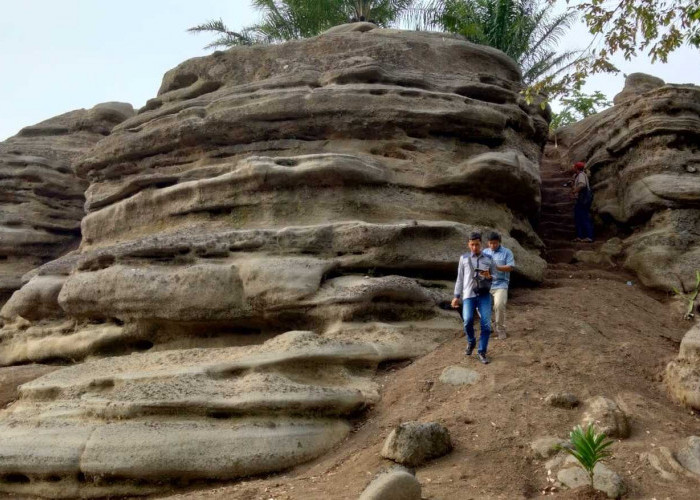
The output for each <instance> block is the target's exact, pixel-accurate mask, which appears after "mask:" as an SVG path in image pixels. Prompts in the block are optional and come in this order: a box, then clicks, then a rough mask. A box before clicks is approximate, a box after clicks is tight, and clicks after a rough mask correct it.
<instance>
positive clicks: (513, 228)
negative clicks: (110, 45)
mask: <svg viewBox="0 0 700 500" xmlns="http://www.w3.org/2000/svg"><path fill="white" fill-rule="evenodd" d="M351 28H352V29H346V28H338V29H334V30H332V31H331V32H329V33H327V34H324V35H321V36H319V37H315V38H311V39H306V40H299V41H294V42H289V43H285V44H280V45H270V46H254V47H241V48H235V49H232V50H229V51H227V52H217V53H215V54H213V55H211V56H207V57H200V58H195V59H192V60H189V61H186V62H184V63H182V64H181V65H179V66H178V67H176V68H174V69H173V70H171V71H169V72H168V73H167V74H166V75H165V77H164V79H163V83H162V86H161V89H160V91H159V93H158V96H157V97H156V98H154V99H152V100H150V101H149V102H148V103H147V105H146V106H145V107H144V108H143V109H141V110H140V111H139V113H138V114H137V115H136V116H134V117H131V118H129V119H127V120H126V121H124V122H123V123H121V124H120V125H118V126H117V127H115V128H114V129H113V130H112V133H111V134H110V135H108V136H106V137H104V139H102V140H101V141H100V142H99V143H98V144H97V145H96V146H95V147H94V148H92V149H91V150H90V151H89V152H88V153H87V154H85V155H83V156H82V157H81V159H80V161H79V162H78V163H77V165H76V172H77V174H78V175H79V176H80V178H81V179H83V180H85V181H86V182H87V183H89V186H88V188H87V190H86V192H85V208H86V210H87V215H86V216H85V217H84V218H83V220H82V223H81V231H82V242H81V245H80V248H79V249H78V250H77V251H75V252H73V253H70V254H68V255H66V256H64V257H61V258H59V259H57V260H54V261H51V262H49V263H46V264H44V265H42V266H41V267H39V268H38V269H35V270H33V271H32V273H31V274H29V275H27V279H28V280H29V281H28V282H27V284H26V285H25V286H24V287H23V288H22V289H21V290H20V291H18V292H17V293H15V295H14V296H13V297H12V299H11V300H10V301H9V302H8V303H7V304H6V306H5V308H4V309H3V310H2V311H1V312H0V316H2V318H3V321H4V322H5V326H4V327H3V329H2V331H1V332H0V364H2V365H11V364H17V363H26V362H30V361H40V360H57V359H61V360H65V361H69V362H77V361H81V360H84V359H86V358H90V361H87V362H85V363H84V364H81V365H76V366H74V367H70V368H65V369H61V370H58V371H57V372H54V373H52V374H51V375H50V376H47V377H44V378H42V379H41V380H39V381H34V382H32V383H31V384H27V385H25V386H24V387H23V390H22V392H21V394H20V400H19V401H18V402H17V403H15V405H14V406H13V407H12V409H11V411H7V412H5V414H4V416H0V422H4V421H5V420H7V421H9V420H12V422H14V424H13V426H12V429H13V431H12V434H11V435H12V438H11V439H9V440H8V441H7V442H6V443H4V444H2V443H0V457H13V458H12V460H10V461H8V462H4V461H3V460H4V459H3V460H0V463H8V464H9V465H7V467H8V469H6V470H9V467H10V466H11V467H12V469H13V471H14V472H13V473H16V474H23V475H25V476H26V477H27V478H29V479H30V481H29V482H28V483H26V482H14V483H12V484H10V483H9V482H3V481H2V477H3V476H2V473H0V489H2V490H5V491H9V492H12V493H36V492H39V491H41V492H46V491H52V487H51V485H49V484H47V483H46V481H45V480H44V479H45V478H46V477H49V476H51V475H54V474H55V475H56V477H60V478H61V481H60V482H61V484H63V485H64V486H65V488H67V489H70V488H73V489H71V490H70V491H72V492H75V494H76V495H82V496H105V495H118V494H119V495H126V494H130V493H132V492H150V491H152V490H153V489H158V488H162V487H164V486H163V485H165V484H166V483H167V482H168V481H171V480H176V479H178V478H182V477H187V478H191V479H197V478H200V479H205V478H211V479H224V478H230V477H238V476H243V475H250V474H256V473H261V472H272V471H275V470H280V469H283V468H288V467H291V466H293V465H295V464H297V463H300V462H302V461H305V460H309V459H311V458H313V457H315V456H318V455H319V454H321V453H323V452H324V451H325V450H327V449H328V448H329V447H332V446H333V445H334V444H335V443H337V442H338V441H339V440H341V439H342V438H343V436H344V435H345V433H346V432H347V430H348V423H347V419H348V418H350V417H351V416H354V415H355V414H357V413H358V412H361V411H362V409H363V408H365V407H366V405H368V404H372V403H373V402H375V401H376V398H378V392H377V389H376V386H375V383H374V382H373V381H372V374H373V371H374V370H373V367H374V366H376V364H377V363H379V362H382V361H386V360H399V359H408V358H412V357H415V356H418V355H421V354H424V353H426V352H428V351H429V350H431V349H433V348H434V347H435V346H436V345H438V344H439V343H440V342H442V341H444V340H446V339H448V338H451V337H452V335H453V333H454V331H455V328H459V326H458V321H457V319H456V318H455V316H454V314H453V313H451V312H448V311H445V310H444V308H445V307H446V306H447V304H449V301H450V299H451V297H452V286H453V283H454V282H453V280H454V277H455V270H456V266H457V262H458V259H459V254H460V253H462V252H464V251H465V243H466V239H467V235H468V234H469V233H470V232H471V231H473V230H481V231H488V230H491V229H496V230H499V231H500V232H501V233H502V234H503V243H504V244H505V245H506V246H508V247H509V248H511V249H512V250H513V252H514V254H515V258H516V260H517V261H518V266H517V271H516V272H514V277H513V278H514V282H516V281H518V280H520V281H521V282H523V281H525V282H531V283H532V282H534V283H537V282H540V281H542V279H543V273H544V268H545V262H544V260H542V259H541V257H540V256H539V252H540V250H541V249H542V242H541V240H540V239H539V237H538V236H537V235H536V233H535V232H534V231H533V229H532V227H531V225H530V222H529V218H530V217H532V216H533V215H534V214H535V213H536V212H537V210H538V208H539V203H540V190H539V169H538V166H537V165H538V164H539V158H540V154H541V150H542V145H543V143H544V141H545V138H546V136H547V133H548V128H547V122H546V118H547V114H548V109H545V110H543V109H541V108H540V106H539V105H538V104H536V103H535V104H533V105H528V104H527V103H526V102H525V101H524V99H523V97H522V96H521V95H520V93H519V92H520V89H521V82H520V73H519V70H518V68H517V67H516V65H515V63H513V61H511V60H510V59H508V58H507V57H505V56H504V55H503V54H501V53H500V52H498V51H495V50H493V49H490V48H487V47H483V46H477V45H473V44H470V43H468V42H465V41H463V40H461V39H459V38H456V37H451V36H449V35H444V34H439V35H438V34H432V33H414V32H402V31H397V30H384V29H376V28H375V27H373V26H372V25H369V24H362V25H355V26H353V27H351ZM355 28H357V29H355ZM360 28H361V29H360ZM293 330H304V331H307V330H313V331H314V332H316V334H310V333H309V334H304V335H301V336H300V335H299V334H298V333H294V334H290V333H289V332H290V331H293ZM285 332H287V333H285ZM290 339H293V341H291V340H290ZM326 343H330V344H328V345H332V346H335V347H332V348H331V347H323V346H326ZM302 345H303V346H305V347H304V348H303V349H302V348H300V347H299V346H302ZM253 346H257V347H253ZM141 351H147V352H141ZM242 352H245V353H247V354H246V356H243V355H242V354H240V353H242ZM116 355H125V356H121V357H120V358H113V356H116ZM95 358H97V359H95ZM99 358H104V359H99ZM115 359H118V360H119V361H118V362H117V361H114V360H115ZM217 360H220V361H221V364H220V366H212V363H213V362H214V361H217ZM57 415H60V418H56V416H57ZM173 415H177V418H173ZM223 417H225V420H221V419H220V418H223ZM3 418H4V419H5V420H2V419H3ZM37 428H38V429H41V432H37V431H36V429H37ZM30 429H31V430H30ZM183 435H184V436H187V439H186V440H185V443H184V444H183V447H182V448H176V447H173V446H170V443H172V442H174V441H173V440H174V439H175V437H176V436H183ZM58 436H65V439H64V440H63V441H61V443H60V446H59V445H58V444H56V446H53V445H54V444H55V443H56V442H57V440H58V439H59V438H58ZM217 436H220V440H222V442H223V443H224V444H225V446H223V447H222V446H211V443H213V442H214V440H216V438H217ZM275 441H278V442H279V447H277V448H275V449H274V450H272V449H271V446H272V443H274V442H275ZM134 443H146V446H135V445H134ZM159 443H160V444H159ZM151 444H152V446H151ZM228 447H230V448H231V449H232V450H239V451H234V452H230V451H229V448H228ZM222 449H225V450H226V452H222V451H221V450H222ZM22 450H24V451H22ZM139 450H142V451H139ZM197 453H199V454H200V455H198V457H199V458H198V459H197V460H192V461H190V460H186V459H185V458H186V457H189V456H191V455H192V454H197ZM41 454H43V455H41ZM48 455H51V456H50V457H49V456H48ZM39 456H43V457H44V458H43V459H41V463H42V464H45V465H43V467H44V468H43V469H38V468H37V465H36V464H37V463H38V461H40V460H39V459H38V458H36V457H39ZM8 460H9V458H8ZM206 464H210V465H209V466H206V467H205V465H206ZM211 464H213V465H211ZM76 478H84V480H80V481H78V480H76ZM53 489H54V490H56V491H57V490H58V489H57V488H55V487H54V488H53ZM137 490H138V491H137Z"/></svg>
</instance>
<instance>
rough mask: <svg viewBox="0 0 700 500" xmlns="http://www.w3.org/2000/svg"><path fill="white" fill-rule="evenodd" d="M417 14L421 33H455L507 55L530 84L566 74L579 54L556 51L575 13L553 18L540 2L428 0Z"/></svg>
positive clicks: (574, 17) (519, 0) (536, 0)
mask: <svg viewBox="0 0 700 500" xmlns="http://www.w3.org/2000/svg"><path fill="white" fill-rule="evenodd" d="M414 12H417V13H418V16H415V14H414V18H415V17H417V18H418V25H419V28H421V29H441V30H444V31H447V32H450V33H457V34H460V35H463V36H464V37H466V38H467V40H470V41H472V42H474V43H479V44H482V45H489V46H491V47H495V48H497V49H499V50H501V51H503V52H505V53H506V54H508V55H509V56H510V57H511V58H513V59H514V60H515V61H517V62H518V64H520V67H521V68H522V72H523V81H524V82H525V83H527V84H532V83H533V82H536V81H539V80H541V79H542V78H543V77H544V76H545V75H551V76H552V77H554V76H556V75H558V74H560V73H562V72H564V71H566V70H567V68H568V67H569V66H570V65H571V64H572V63H573V62H574V60H575V59H576V57H577V56H578V55H579V54H580V53H579V52H578V51H564V52H558V51H557V50H556V46H557V44H558V42H559V39H560V38H561V37H562V35H564V33H566V31H567V30H568V29H569V28H570V26H571V24H572V23H573V22H574V21H575V19H576V14H575V13H574V12H573V11H565V12H563V13H561V14H558V15H552V11H551V8H550V6H549V5H548V4H547V3H546V2H542V1H541V0H428V1H426V2H424V3H423V4H422V5H421V6H420V7H419V8H418V9H416V10H415V11H414Z"/></svg>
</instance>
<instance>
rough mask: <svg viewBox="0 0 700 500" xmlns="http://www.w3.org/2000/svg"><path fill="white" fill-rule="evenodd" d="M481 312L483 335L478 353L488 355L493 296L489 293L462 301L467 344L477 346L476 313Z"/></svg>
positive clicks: (480, 336)
mask: <svg viewBox="0 0 700 500" xmlns="http://www.w3.org/2000/svg"><path fill="white" fill-rule="evenodd" d="M477 309H478V310H479V315H481V335H479V348H478V352H480V353H481V354H486V349H488V346H489V337H490V336H491V294H490V293H487V294H484V295H479V296H477V297H471V298H468V299H464V300H463V301H462V319H463V320H464V333H466V334H467V343H468V344H469V345H474V344H476V338H475V337H474V312H475V311H476V310H477Z"/></svg>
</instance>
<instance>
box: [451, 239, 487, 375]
mask: <svg viewBox="0 0 700 500" xmlns="http://www.w3.org/2000/svg"><path fill="white" fill-rule="evenodd" d="M468 246H469V252H468V253H465V254H464V255H462V256H461V257H460V258H459V267H458V268H457V283H455V294H454V295H455V296H454V299H452V307H453V308H455V309H457V308H458V307H459V304H460V302H461V303H462V319H463V321H464V333H465V334H466V335H467V351H466V354H467V356H471V353H472V352H473V351H474V347H475V346H476V338H475V336H474V314H475V312H476V311H477V310H478V311H479V315H480V316H481V333H480V334H479V348H478V350H477V356H478V358H479V361H481V362H482V363H484V364H488V362H489V360H488V358H487V357H486V350H487V349H488V346H489V337H490V336H491V295H490V291H491V282H492V281H493V276H494V274H495V273H496V267H495V265H494V263H493V259H491V257H489V256H488V255H486V254H485V253H484V252H482V251H481V233H476V232H474V233H471V234H470V235H469V242H468Z"/></svg>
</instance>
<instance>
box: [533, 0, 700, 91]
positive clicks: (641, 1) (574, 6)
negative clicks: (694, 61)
mask: <svg viewBox="0 0 700 500" xmlns="http://www.w3.org/2000/svg"><path fill="white" fill-rule="evenodd" d="M550 1H551V0H550ZM567 4H568V6H569V10H572V11H575V12H578V13H579V15H580V16H581V18H582V19H583V21H584V22H585V23H586V26H587V27H588V30H589V31H590V32H591V33H592V34H593V35H595V36H596V37H597V42H598V43H600V42H601V40H602V45H601V46H600V47H597V48H594V49H592V50H591V52H590V54H587V55H586V56H585V57H582V58H580V59H579V60H577V61H576V62H575V64H573V65H572V67H571V71H569V72H568V73H567V74H565V75H563V76H561V75H558V76H556V77H553V78H545V79H543V80H541V81H539V82H537V83H536V84H534V85H533V86H532V87H531V88H530V89H528V91H527V93H528V97H529V96H533V95H534V94H537V93H540V92H542V91H544V92H546V93H547V94H548V95H549V96H550V98H554V97H556V96H559V95H563V94H566V93H568V92H570V91H571V90H572V89H579V90H580V88H581V86H582V85H583V83H584V82H585V81H586V78H588V77H589V76H590V75H594V74H596V73H618V72H619V70H618V68H617V67H615V65H614V64H613V63H612V60H611V58H612V56H613V55H615V54H618V53H619V54H622V55H623V56H624V58H625V59H627V60H629V59H631V58H632V57H634V56H637V55H638V54H639V53H640V52H642V53H646V54H647V55H648V56H650V57H651V60H652V62H655V61H657V60H659V61H662V62H666V61H667V60H668V56H669V54H671V53H672V52H673V51H674V50H676V49H678V48H679V47H681V46H682V45H683V44H684V43H685V44H687V45H690V46H692V47H696V48H700V0H664V1H655V0H616V1H614V2H608V1H605V0H582V1H579V0H567Z"/></svg>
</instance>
